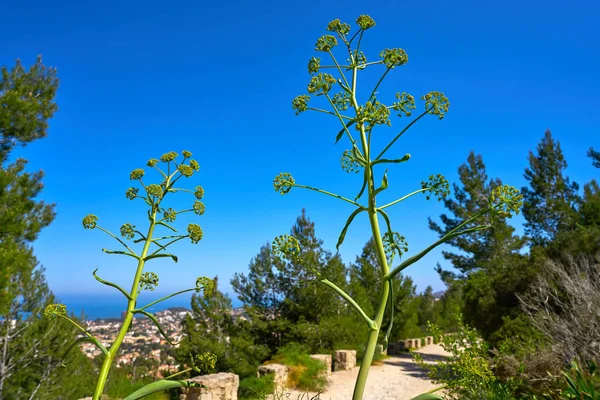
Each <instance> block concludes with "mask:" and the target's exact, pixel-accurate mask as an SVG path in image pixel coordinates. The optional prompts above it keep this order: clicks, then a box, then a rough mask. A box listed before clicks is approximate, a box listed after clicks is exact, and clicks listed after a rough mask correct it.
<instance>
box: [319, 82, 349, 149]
mask: <svg viewBox="0 0 600 400" xmlns="http://www.w3.org/2000/svg"><path fill="white" fill-rule="evenodd" d="M325 97H327V100H329V103H330V104H331V107H333V109H334V110H335V115H337V117H338V119H339V120H340V122H341V124H342V126H343V127H344V129H345V130H346V134H347V135H348V139H350V142H351V143H352V144H353V145H356V141H355V140H354V138H353V137H352V135H351V134H350V131H349V130H348V127H347V126H346V124H345V123H344V118H342V115H341V114H340V112H339V111H338V109H337V107H336V106H335V104H333V100H331V97H329V93H325Z"/></svg>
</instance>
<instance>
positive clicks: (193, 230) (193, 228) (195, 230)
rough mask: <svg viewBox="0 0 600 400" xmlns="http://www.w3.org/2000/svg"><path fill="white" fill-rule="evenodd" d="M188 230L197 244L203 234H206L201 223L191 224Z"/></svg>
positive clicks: (193, 241) (191, 238)
mask: <svg viewBox="0 0 600 400" xmlns="http://www.w3.org/2000/svg"><path fill="white" fill-rule="evenodd" d="M187 231H188V235H189V237H190V240H191V241H192V243H194V244H196V243H198V242H199V241H200V240H202V236H203V235H204V232H202V228H200V226H199V225H196V224H189V225H188V229H187Z"/></svg>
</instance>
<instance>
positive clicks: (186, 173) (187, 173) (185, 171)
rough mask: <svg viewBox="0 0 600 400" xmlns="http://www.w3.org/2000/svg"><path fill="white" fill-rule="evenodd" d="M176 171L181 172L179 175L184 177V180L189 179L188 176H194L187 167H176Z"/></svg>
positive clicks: (190, 168)
mask: <svg viewBox="0 0 600 400" xmlns="http://www.w3.org/2000/svg"><path fill="white" fill-rule="evenodd" d="M177 169H178V170H179V172H181V175H183V176H185V177H186V178H189V177H190V176H192V175H194V170H193V169H192V167H190V166H189V165H185V164H179V165H178V166H177Z"/></svg>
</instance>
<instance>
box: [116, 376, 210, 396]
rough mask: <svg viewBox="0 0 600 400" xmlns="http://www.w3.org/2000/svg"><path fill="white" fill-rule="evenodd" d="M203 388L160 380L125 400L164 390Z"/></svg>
mask: <svg viewBox="0 0 600 400" xmlns="http://www.w3.org/2000/svg"><path fill="white" fill-rule="evenodd" d="M199 386H203V385H201V384H199V383H196V382H190V381H170V380H164V379H162V380H160V381H156V382H152V383H149V384H148V385H146V386H144V387H143V388H141V389H138V390H136V391H135V392H133V393H132V394H130V395H129V396H127V397H125V399H123V400H137V399H141V398H142V397H145V396H148V395H150V394H152V393H156V392H160V391H163V390H169V389H175V388H182V387H199Z"/></svg>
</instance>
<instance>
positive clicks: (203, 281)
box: [196, 276, 215, 297]
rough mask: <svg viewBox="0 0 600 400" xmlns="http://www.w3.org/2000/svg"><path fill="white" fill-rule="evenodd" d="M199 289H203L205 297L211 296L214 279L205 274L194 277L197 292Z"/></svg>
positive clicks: (213, 288) (213, 289)
mask: <svg viewBox="0 0 600 400" xmlns="http://www.w3.org/2000/svg"><path fill="white" fill-rule="evenodd" d="M200 290H204V296H205V297H210V296H212V294H213V292H214V291H215V281H214V280H213V279H210V278H207V277H206V276H201V277H199V278H198V279H196V292H199V291H200Z"/></svg>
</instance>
